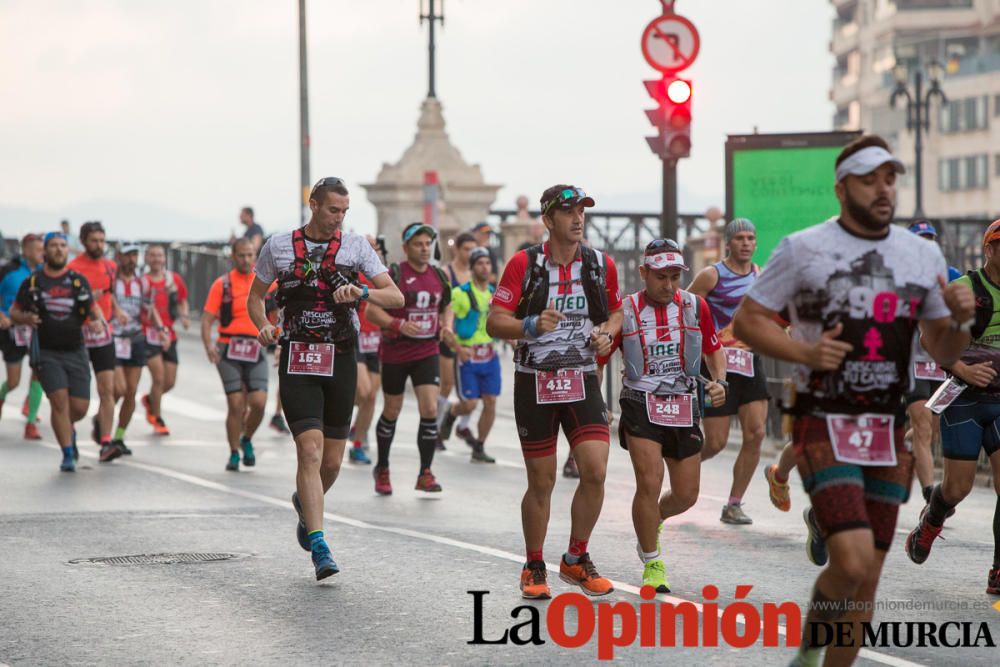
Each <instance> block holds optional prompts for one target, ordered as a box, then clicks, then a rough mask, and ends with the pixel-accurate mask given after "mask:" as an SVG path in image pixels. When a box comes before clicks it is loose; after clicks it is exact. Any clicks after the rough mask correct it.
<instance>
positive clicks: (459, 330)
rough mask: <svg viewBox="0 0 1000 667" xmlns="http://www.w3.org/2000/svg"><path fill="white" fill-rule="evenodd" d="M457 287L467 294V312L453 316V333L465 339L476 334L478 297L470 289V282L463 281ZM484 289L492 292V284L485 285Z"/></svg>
mask: <svg viewBox="0 0 1000 667" xmlns="http://www.w3.org/2000/svg"><path fill="white" fill-rule="evenodd" d="M459 289H461V290H462V291H463V292H465V293H466V294H468V295H469V312H468V313H466V315H465V317H462V318H458V317H456V318H455V335H456V336H458V337H459V339H460V340H467V339H469V338H472V337H473V336H474V335H476V330H477V329H478V328H479V299H477V298H476V295H475V294H474V293H473V291H472V283H471V282H467V283H463V284H462V285H461V286H460V287H459ZM486 289H487V290H488V291H489V293H490V294H493V285H487V286H486Z"/></svg>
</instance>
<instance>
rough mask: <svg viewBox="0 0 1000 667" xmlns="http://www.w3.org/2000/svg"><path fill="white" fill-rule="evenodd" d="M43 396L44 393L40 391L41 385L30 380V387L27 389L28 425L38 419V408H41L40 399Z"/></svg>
mask: <svg viewBox="0 0 1000 667" xmlns="http://www.w3.org/2000/svg"><path fill="white" fill-rule="evenodd" d="M43 396H45V391H44V390H43V389H42V383H41V382H39V381H38V380H32V381H31V386H30V387H28V423H29V424H30V423H33V422H34V421H35V419H36V418H37V417H38V408H40V407H42V397H43Z"/></svg>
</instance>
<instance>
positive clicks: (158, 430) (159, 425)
mask: <svg viewBox="0 0 1000 667" xmlns="http://www.w3.org/2000/svg"><path fill="white" fill-rule="evenodd" d="M152 424H153V433H154V434H155V435H170V429H168V428H167V425H166V424H165V423H164V422H163V417H153V421H152Z"/></svg>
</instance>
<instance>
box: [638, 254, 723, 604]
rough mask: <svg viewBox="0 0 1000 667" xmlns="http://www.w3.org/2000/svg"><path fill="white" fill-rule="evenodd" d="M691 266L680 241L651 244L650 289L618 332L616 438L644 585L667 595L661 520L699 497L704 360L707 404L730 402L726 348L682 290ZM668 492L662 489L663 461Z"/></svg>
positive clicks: (702, 305) (698, 302)
mask: <svg viewBox="0 0 1000 667" xmlns="http://www.w3.org/2000/svg"><path fill="white" fill-rule="evenodd" d="M682 271H687V267H686V266H685V265H684V255H683V254H682V252H681V248H680V246H678V245H677V243H675V242H674V241H672V240H669V239H666V240H664V239H660V240H656V241H653V242H652V243H650V244H649V245H647V246H646V251H645V253H644V256H643V262H642V265H641V266H640V267H639V275H640V276H641V277H642V281H643V282H644V283H645V288H644V289H643V290H641V291H639V292H636V293H635V294H630V295H628V296H627V297H625V305H624V310H625V317H624V323H623V324H622V332H621V351H622V357H623V359H624V377H623V380H622V381H623V384H624V387H622V390H621V397H620V399H619V404H620V405H621V420H620V421H619V424H618V433H619V444H620V445H621V446H622V447H623V448H624V449H627V450H628V453H629V456H630V457H631V458H632V467H633V468H634V469H635V482H636V489H635V496H634V497H633V499H632V522H633V524H634V525H635V534H636V537H637V538H638V543H637V544H636V551H637V552H638V554H639V558H640V560H642V563H643V573H642V585H643V586H652V587H653V588H655V589H656V591H657V592H658V593H669V592H670V585H669V584H668V583H667V577H666V574H665V572H664V567H663V560H662V555H661V552H660V530H661V529H662V527H663V522H664V521H665V520H666V519H669V518H670V517H674V516H678V515H679V514H682V513H683V512H686V511H687V510H688V509H690V508H691V507H692V506H693V505H694V503H695V501H697V500H698V489H699V480H700V477H701V457H700V454H701V449H702V434H701V430H700V429H699V428H698V412H699V407H700V406H699V402H700V401H699V398H698V395H699V391H698V383H699V380H701V370H702V358H704V360H705V362H706V364H705V365H706V366H707V367H708V368H707V370H708V373H707V375H708V376H709V377H710V378H713V379H712V381H711V382H709V383H708V384H707V386H706V388H705V393H704V395H705V403H706V404H707V405H709V406H716V405H723V404H724V402H725V400H726V388H727V386H726V354H725V352H724V351H723V348H722V344H721V343H720V342H719V338H718V336H717V335H716V332H715V324H714V322H713V320H712V315H711V312H710V311H709V307H708V305H707V304H706V302H705V300H704V299H703V298H701V297H699V296H698V295H696V294H694V293H691V292H686V291H684V290H682V289H681V287H680V281H681V272H682ZM664 463H666V467H667V473H668V474H669V475H670V490H669V491H668V492H667V493H665V494H663V496H662V497H660V491H661V490H662V488H663V464H664Z"/></svg>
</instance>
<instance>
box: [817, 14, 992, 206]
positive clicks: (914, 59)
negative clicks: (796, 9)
mask: <svg viewBox="0 0 1000 667" xmlns="http://www.w3.org/2000/svg"><path fill="white" fill-rule="evenodd" d="M830 3H831V5H832V6H833V8H834V9H835V11H836V18H835V19H834V21H833V26H832V37H831V40H830V50H831V52H832V54H833V57H834V67H833V81H832V86H831V89H830V100H831V101H832V102H833V104H834V106H835V112H834V120H833V128H834V129H836V130H859V129H860V130H865V131H867V132H874V133H877V134H880V135H882V136H883V137H885V138H886V139H887V140H888V141H889V142H890V143H891V144H892V146H893V150H894V152H896V154H897V155H899V157H900V158H901V159H902V160H903V162H904V163H905V164H906V165H907V172H908V173H907V175H906V176H904V177H902V178H901V180H900V183H899V186H900V187H899V203H898V208H897V210H898V213H899V215H900V216H904V217H905V216H910V215H912V214H913V212H914V201H915V189H914V184H915V174H914V169H913V166H914V163H915V154H914V140H915V132H913V131H909V130H907V118H906V101H905V99H902V98H900V99H898V100H897V105H896V108H895V109H893V108H891V107H890V104H889V99H890V97H891V95H892V91H893V89H894V88H895V87H896V76H897V75H898V73H899V69H898V67H899V66H903V67H905V68H906V71H907V72H908V75H907V88H908V89H909V91H910V93H911V94H913V93H914V72H915V71H917V70H918V69H919V70H921V71H922V72H923V77H924V86H923V88H924V93H925V94H926V92H927V90H928V88H929V81H928V73H929V71H930V69H931V68H930V67H929V66H930V65H931V63H934V62H936V63H939V64H940V65H941V68H940V69H941V72H942V75H941V77H940V85H941V88H942V90H943V91H944V93H945V94H946V96H947V100H948V102H947V104H944V105H942V104H940V103H939V101H938V100H936V99H935V100H933V101H932V102H931V104H930V113H929V121H930V130H929V132H925V133H924V150H923V208H924V213H925V214H927V215H928V216H930V217H966V216H968V217H997V216H998V215H1000V0H830Z"/></svg>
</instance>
